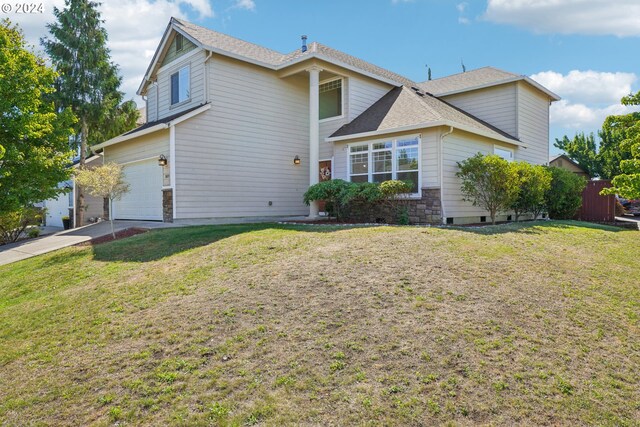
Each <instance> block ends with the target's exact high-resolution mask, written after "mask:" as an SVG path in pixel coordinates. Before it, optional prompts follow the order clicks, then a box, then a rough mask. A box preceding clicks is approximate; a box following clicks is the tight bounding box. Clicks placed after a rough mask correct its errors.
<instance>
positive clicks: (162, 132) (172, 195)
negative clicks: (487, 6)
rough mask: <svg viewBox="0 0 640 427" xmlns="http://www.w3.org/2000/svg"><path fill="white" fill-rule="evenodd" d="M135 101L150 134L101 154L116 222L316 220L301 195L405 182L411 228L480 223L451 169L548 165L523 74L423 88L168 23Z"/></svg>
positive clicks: (534, 96) (486, 71)
mask: <svg viewBox="0 0 640 427" xmlns="http://www.w3.org/2000/svg"><path fill="white" fill-rule="evenodd" d="M138 93H139V94H140V95H142V96H143V98H144V99H145V100H146V112H147V123H146V124H144V125H143V126H140V127H139V128H137V129H134V130H132V131H130V132H128V133H126V134H124V135H120V136H118V137H116V138H114V139H111V140H109V141H106V142H104V143H102V144H99V145H97V146H95V147H93V148H94V150H98V149H102V150H103V155H104V159H105V161H106V162H110V161H113V162H117V163H120V164H122V165H124V170H125V173H126V176H127V179H128V181H129V183H130V185H131V191H130V192H129V193H128V194H127V195H126V196H124V197H123V198H122V200H119V201H116V202H115V204H114V217H115V218H116V219H148V220H164V221H180V220H189V219H200V218H218V219H223V218H247V219H250V218H258V217H283V216H303V215H309V216H311V217H315V216H317V214H318V206H317V205H315V204H313V205H312V206H311V207H309V206H306V205H305V204H304V203H303V202H302V195H303V193H304V192H305V191H306V190H307V188H308V187H309V185H310V184H314V183H317V182H318V181H319V180H321V179H326V178H328V177H332V178H341V179H344V180H348V181H353V182H365V181H369V182H381V181H384V180H388V179H403V180H410V181H412V182H413V183H414V194H413V199H412V200H413V203H414V209H413V210H412V212H413V215H414V216H415V218H414V220H415V221H419V222H441V221H442V222H448V223H463V222H478V221H480V217H482V216H485V215H486V212H484V211H482V210H481V209H479V208H477V207H474V206H472V205H471V204H469V203H466V202H463V201H462V198H461V195H460V183H459V181H458V179H457V178H456V176H455V172H456V170H457V166H456V162H458V161H460V160H463V159H465V158H467V157H469V156H472V155H474V154H476V153H477V152H482V153H496V154H499V155H501V156H503V157H505V158H507V159H509V160H514V159H517V160H525V161H528V162H531V163H537V164H545V163H547V161H548V153H549V147H548V144H549V139H548V134H549V105H550V103H551V102H552V101H555V100H558V99H559V98H558V96H557V95H555V94H554V93H552V92H550V91H549V90H547V89H545V88H544V87H542V86H540V85H539V84H537V83H536V82H534V81H532V80H531V79H529V78H528V77H525V76H520V75H516V74H512V73H507V72H504V71H501V70H497V69H494V68H481V69H478V70H474V71H469V72H466V73H462V74H457V75H453V76H450V77H445V78H442V79H437V80H432V81H427V82H423V83H417V82H413V81H411V80H409V79H407V78H405V77H402V76H400V75H398V74H396V73H394V72H391V71H388V70H385V69H383V68H380V67H377V66H375V65H373V64H370V63H368V62H365V61H363V60H360V59H358V58H356V57H354V56H351V55H348V54H346V53H343V52H340V51H337V50H335V49H332V48H330V47H327V46H324V45H322V44H319V43H316V42H314V43H311V44H309V45H308V46H307V45H306V43H304V42H303V46H302V47H301V48H300V49H297V50H296V51H294V52H292V53H289V54H283V53H280V52H276V51H273V50H271V49H268V48H265V47H262V46H258V45H255V44H252V43H248V42H245V41H242V40H239V39H236V38H233V37H230V36H227V35H224V34H221V33H218V32H215V31H212V30H209V29H206V28H203V27H200V26H197V25H194V24H191V23H188V22H185V21H182V20H178V19H175V18H173V19H171V21H170V22H169V25H168V26H167V29H166V30H165V32H164V35H163V37H162V41H161V43H160V45H159V47H158V49H157V51H156V53H155V55H154V57H153V60H152V62H151V64H150V65H149V67H148V70H147V72H146V75H145V78H144V81H143V82H142V84H141V85H140V88H139V91H138Z"/></svg>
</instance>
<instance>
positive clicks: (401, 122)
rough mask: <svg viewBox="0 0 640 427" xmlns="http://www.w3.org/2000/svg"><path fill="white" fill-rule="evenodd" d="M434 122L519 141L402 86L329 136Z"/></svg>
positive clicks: (436, 100)
mask: <svg viewBox="0 0 640 427" xmlns="http://www.w3.org/2000/svg"><path fill="white" fill-rule="evenodd" d="M436 122H437V123H448V124H451V125H455V124H457V125H460V126H464V127H466V128H468V129H469V130H476V131H478V132H481V133H483V134H486V135H488V136H493V137H496V138H499V139H504V138H508V139H511V140H513V141H514V142H517V141H518V140H517V138H514V137H513V136H511V135H509V134H507V133H505V132H503V131H501V130H499V129H498V128H496V127H494V126H491V125H489V124H488V123H485V122H483V121H482V120H480V119H478V118H477V117H474V116H472V115H470V114H468V113H466V112H464V111H462V110H460V109H458V108H456V107H454V106H452V105H450V104H448V103H446V102H443V101H442V100H440V99H438V98H436V97H434V96H431V95H429V94H419V93H416V91H414V90H412V89H407V88H406V87H404V86H402V87H397V88H393V89H391V90H390V91H389V92H387V94H386V95H384V96H383V97H382V98H380V99H379V100H378V101H377V102H376V103H375V104H373V105H372V106H371V107H369V108H368V109H367V110H366V111H364V112H363V113H362V114H360V115H359V116H358V117H356V118H355V119H354V120H353V121H352V122H351V123H348V124H346V125H344V126H342V127H341V128H340V129H338V130H337V131H335V132H334V133H333V134H332V135H331V138H334V137H341V136H348V135H356V134H360V133H365V132H375V131H385V130H389V131H391V130H393V129H397V128H402V127H407V126H416V125H423V124H424V125H425V127H426V126H428V125H429V124H430V123H436Z"/></svg>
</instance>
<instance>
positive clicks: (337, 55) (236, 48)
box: [173, 18, 416, 86]
mask: <svg viewBox="0 0 640 427" xmlns="http://www.w3.org/2000/svg"><path fill="white" fill-rule="evenodd" d="M173 21H174V22H175V23H176V25H177V27H178V28H180V29H181V30H182V31H184V32H185V33H186V34H188V35H189V36H191V37H192V38H194V39H195V40H197V41H198V42H200V43H201V44H202V45H204V46H209V47H215V48H218V49H220V50H223V51H225V52H229V53H232V54H235V55H240V56H243V57H245V58H248V59H252V60H254V61H258V62H262V63H265V64H268V65H271V66H273V67H278V68H280V67H283V66H286V65H288V63H294V62H298V61H301V60H304V58H305V57H310V56H312V55H313V54H320V55H324V56H326V57H327V58H329V59H333V60H335V61H339V62H342V63H345V64H347V65H350V66H352V67H355V68H357V69H360V70H362V71H365V72H369V73H371V74H373V75H376V76H379V77H382V78H385V79H388V80H391V81H394V82H397V83H399V84H403V85H407V86H416V83H415V82H413V81H412V80H410V79H407V78H406V77H403V76H401V75H399V74H397V73H394V72H392V71H389V70H387V69H384V68H382V67H378V66H377V65H374V64H371V63H370V62H367V61H363V60H362V59H359V58H356V57H355V56H352V55H349V54H346V53H344V52H340V51H339V50H336V49H333V48H330V47H329V46H325V45H322V44H320V43H318V42H312V43H310V44H309V46H308V48H307V51H306V52H302V50H301V49H296V50H295V51H293V52H291V53H289V54H286V55H285V54H282V53H280V52H276V51H275V50H271V49H267V48H265V47H262V46H259V45H256V44H253V43H249V42H246V41H244V40H240V39H237V38H235V37H231V36H228V35H226V34H222V33H219V32H217V31H213V30H210V29H208V28H204V27H201V26H199V25H195V24H192V23H190V22H187V21H183V20H181V19H177V18H173Z"/></svg>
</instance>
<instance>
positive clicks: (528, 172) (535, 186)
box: [511, 162, 551, 221]
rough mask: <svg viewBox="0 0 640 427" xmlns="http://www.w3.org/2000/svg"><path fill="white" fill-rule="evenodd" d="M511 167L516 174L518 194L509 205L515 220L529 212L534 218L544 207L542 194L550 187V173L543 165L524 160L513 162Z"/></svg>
mask: <svg viewBox="0 0 640 427" xmlns="http://www.w3.org/2000/svg"><path fill="white" fill-rule="evenodd" d="M511 167H512V168H513V169H514V170H515V172H516V174H517V175H518V184H519V187H520V188H519V191H518V196H517V197H516V199H515V200H514V202H513V204H512V205H511V209H513V213H514V214H515V220H516V221H518V219H519V218H520V216H521V215H522V214H525V213H530V214H532V215H533V218H534V219H536V218H538V216H539V215H540V214H542V212H543V211H544V209H545V200H544V196H545V193H546V192H547V191H549V189H550V188H551V173H550V172H549V171H548V169H547V168H546V167H545V166H541V165H532V164H530V163H526V162H513V163H511Z"/></svg>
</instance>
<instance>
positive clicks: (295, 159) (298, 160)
mask: <svg viewBox="0 0 640 427" xmlns="http://www.w3.org/2000/svg"><path fill="white" fill-rule="evenodd" d="M293 164H294V165H299V164H300V156H295V157H294V158H293Z"/></svg>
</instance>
